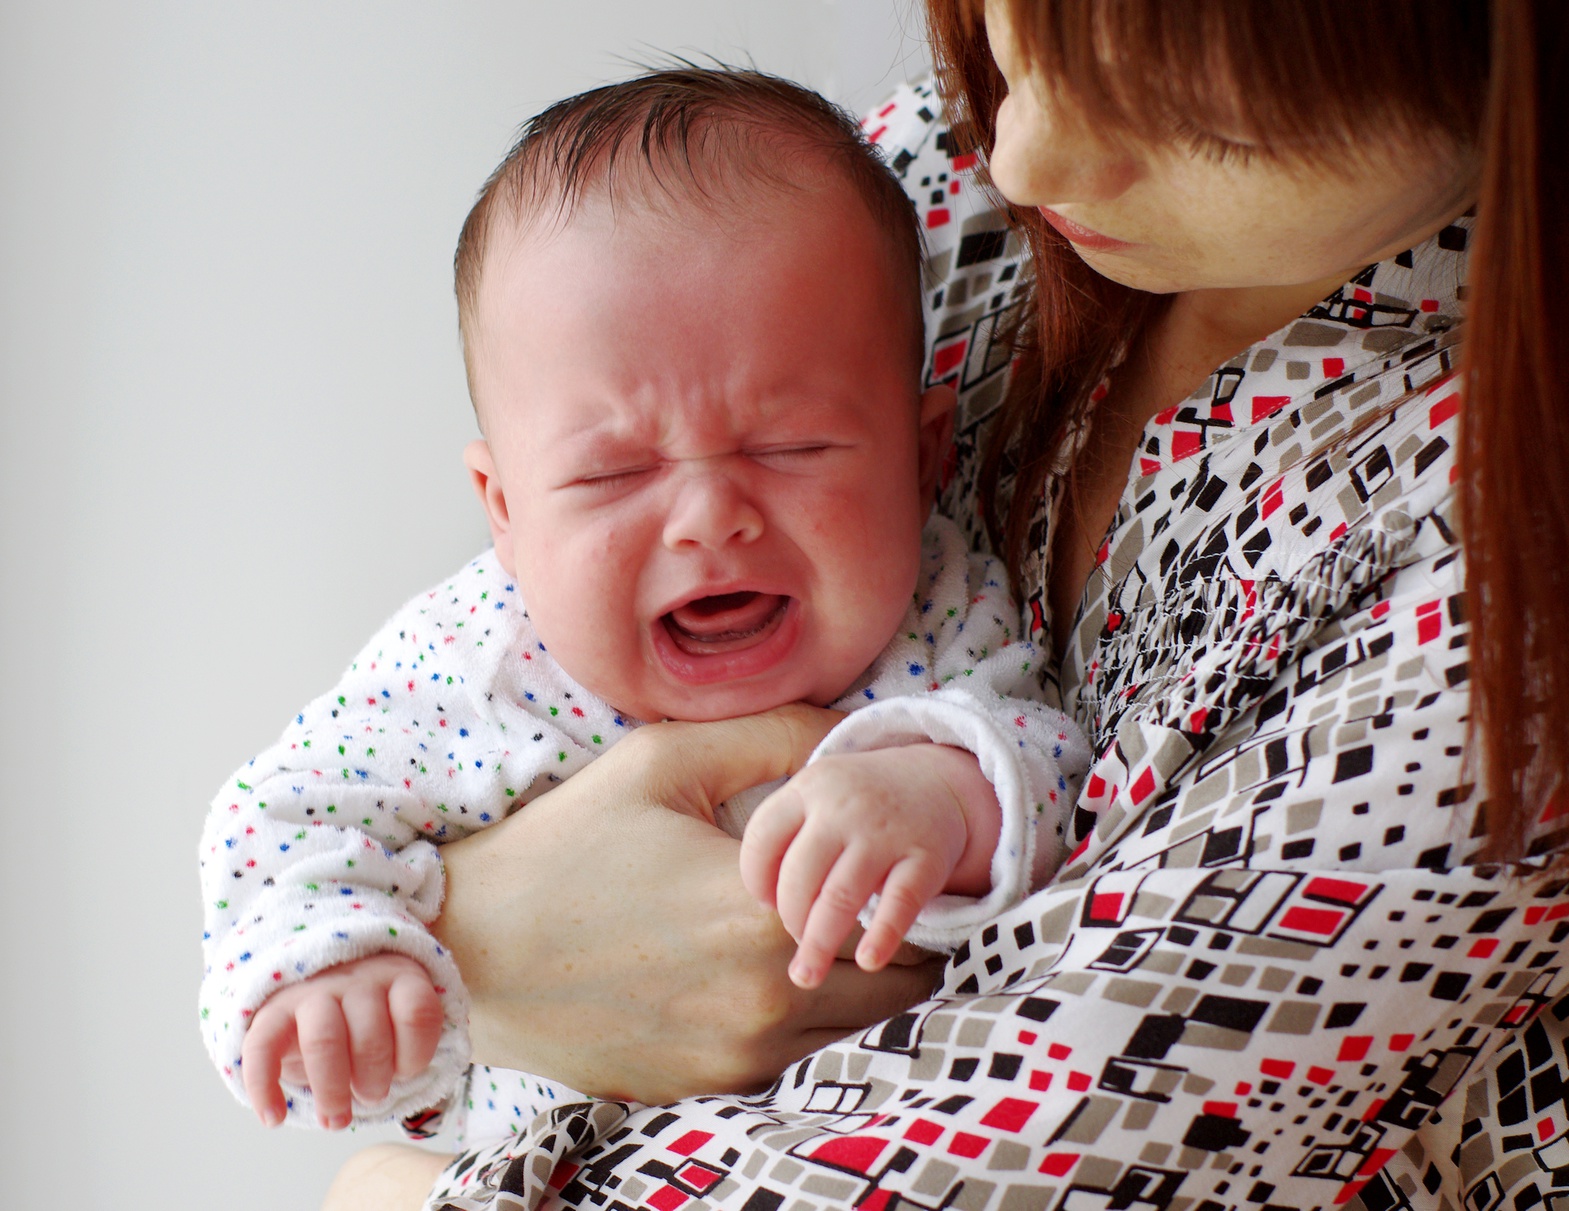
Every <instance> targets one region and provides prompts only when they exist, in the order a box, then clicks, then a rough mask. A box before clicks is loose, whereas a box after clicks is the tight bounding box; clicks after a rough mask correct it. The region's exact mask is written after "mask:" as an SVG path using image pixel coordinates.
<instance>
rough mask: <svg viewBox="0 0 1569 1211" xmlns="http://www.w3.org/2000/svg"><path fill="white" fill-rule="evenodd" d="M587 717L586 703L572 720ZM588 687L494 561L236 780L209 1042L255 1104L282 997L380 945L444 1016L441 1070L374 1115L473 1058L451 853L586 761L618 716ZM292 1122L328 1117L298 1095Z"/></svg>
mask: <svg viewBox="0 0 1569 1211" xmlns="http://www.w3.org/2000/svg"><path fill="white" fill-rule="evenodd" d="M574 712H576V714H574ZM601 714H605V711H604V708H602V707H599V706H597V705H594V703H593V700H591V699H589V698H588V697H587V695H586V694H585V693H584V692H583V691H581V690H576V688H575V687H573V686H572V685H571V683H570V682H569V681H567V680H566V678H565V675H564V674H562V673H561V672H560V670H559V669H558V668H556V667H555V666H554V663H553V662H552V661H550V660H549V658H548V657H547V656H546V655H545V653H544V651H543V649H542V648H541V647H539V645H538V644H537V641H533V640H532V630H531V627H530V626H529V625H528V623H527V616H526V613H525V611H524V610H523V609H522V606H521V604H520V603H519V602H518V601H517V599H516V592H515V589H514V587H513V586H512V585H511V583H510V582H509V581H508V579H507V577H506V575H505V573H504V572H503V571H502V569H501V568H500V566H499V565H498V564H497V563H496V562H495V560H494V557H493V556H492V555H490V554H487V555H486V556H482V557H481V558H480V559H477V560H475V561H474V562H473V563H472V564H470V565H469V566H468V567H467V568H465V569H463V571H462V572H460V573H459V574H458V575H457V576H456V577H454V578H453V579H452V580H451V581H449V582H447V583H446V584H444V585H443V586H441V587H439V588H437V589H435V590H432V591H431V592H429V593H426V594H422V595H421V596H420V597H418V598H416V599H415V600H414V601H412V602H410V603H409V604H408V605H407V606H405V607H404V608H403V609H402V610H401V611H399V612H398V614H397V615H395V616H394V617H393V619H392V620H391V621H390V622H388V623H387V624H386V625H385V626H384V627H383V628H382V629H381V630H380V631H379V632H378V633H377V634H376V635H375V636H374V637H373V638H372V639H371V641H370V643H369V644H368V645H367V646H366V647H365V649H364V650H363V651H362V652H361V653H360V654H359V656H358V657H357V658H356V659H355V661H354V663H353V664H352V665H350V667H349V669H348V671H347V672H346V673H345V674H344V675H343V677H342V679H341V680H340V681H339V683H338V684H337V685H336V686H335V687H334V688H333V689H332V690H331V691H329V692H328V693H326V694H324V695H322V696H321V697H319V698H317V699H315V700H314V701H313V702H311V703H310V704H309V705H308V706H306V707H305V708H304V709H303V710H302V711H300V712H299V713H298V714H297V715H296V716H295V718H294V719H293V721H292V722H291V723H290V724H289V726H288V727H287V728H286V730H285V731H284V733H283V735H282V737H281V738H280V739H279V740H278V742H277V743H276V744H274V745H272V746H271V747H270V748H268V749H266V750H265V751H263V752H262V753H261V754H260V755H258V756H257V757H256V758H254V759H253V760H252V761H250V762H248V763H247V764H246V765H245V766H244V767H243V768H242V769H241V770H239V771H238V772H237V773H236V774H235V775H234V776H233V777H232V778H230V779H229V780H228V781H227V782H226V783H225V784H224V786H223V788H222V790H220V791H219V793H218V795H217V797H216V798H215V799H214V800H213V803H212V807H211V809H210V812H209V814H208V817H207V821H206V826H205V828H204V830H203V833H202V839H201V849H200V860H201V884H202V894H203V900H204V915H205V921H204V933H203V952H204V959H205V971H204V974H203V979H202V986H201V993H200V1013H201V1025H202V1034H203V1038H204V1041H205V1043H206V1046H207V1050H208V1053H209V1054H210V1055H211V1057H212V1059H213V1062H214V1063H215V1064H216V1065H217V1067H218V1069H219V1071H220V1073H221V1074H222V1075H223V1076H224V1078H225V1079H226V1081H227V1082H228V1084H229V1087H230V1088H231V1090H233V1092H234V1093H235V1095H236V1096H237V1097H239V1098H240V1099H241V1100H242V1101H244V1100H245V1098H244V1089H243V1084H242V1078H241V1061H240V1053H241V1047H242V1044H243V1042H244V1039H245V1032H246V1027H247V1025H248V1023H249V1021H250V1019H251V1017H252V1015H253V1014H254V1013H255V1012H256V1011H257V1010H258V1009H259V1008H260V1007H261V1005H262V1004H263V1002H264V1001H266V999H267V998H268V997H269V996H270V995H272V994H273V993H274V992H276V991H277V990H279V989H281V988H284V987H287V986H288V985H290V984H294V983H297V982H298V981H301V980H304V979H308V978H309V977H311V976H313V975H316V974H317V973H319V972H321V971H324V970H325V969H327V968H329V967H333V966H335V965H338V964H341V963H345V962H348V961H350V960H353V959H357V958H361V957H364V956H367V955H371V954H376V953H381V952H396V953H401V954H406V955H408V956H410V957H411V958H414V959H416V960H417V961H418V962H420V963H422V964H423V965H424V966H425V968H426V969H427V971H428V972H429V973H430V977H431V980H432V982H433V983H434V984H435V986H436V989H437V991H438V993H439V994H440V996H441V998H442V1004H443V1009H444V1012H445V1019H446V1021H445V1026H444V1029H443V1031H442V1036H441V1040H440V1043H439V1046H438V1049H437V1053H436V1057H435V1060H434V1062H433V1063H432V1064H431V1066H430V1067H429V1068H428V1069H427V1070H426V1071H425V1072H424V1073H422V1074H420V1075H419V1076H417V1077H414V1078H410V1079H407V1080H401V1081H398V1082H396V1083H395V1084H394V1086H393V1088H392V1090H391V1092H390V1093H389V1094H388V1096H387V1097H386V1099H384V1100H383V1101H382V1102H380V1103H377V1104H375V1105H363V1104H359V1103H358V1102H356V1105H355V1115H356V1118H357V1119H359V1120H363V1121H370V1120H383V1119H390V1118H394V1117H400V1116H403V1115H406V1114H409V1113H413V1112H417V1111H420V1110H423V1109H426V1108H428V1107H430V1106H432V1105H434V1104H436V1103H438V1102H440V1101H441V1100H442V1099H443V1098H444V1097H445V1096H446V1095H447V1093H448V1092H450V1090H451V1088H452V1087H453V1086H455V1084H456V1082H457V1080H458V1078H459V1076H460V1075H461V1073H462V1071H463V1069H464V1067H465V1065H466V1064H467V1062H468V1031H467V1013H468V1001H467V995H466V993H465V991H464V987H463V982H462V979H461V977H460V976H459V974H458V971H457V969H456V967H455V966H454V964H453V961H452V957H451V955H449V954H448V953H447V952H446V951H445V950H444V949H443V948H442V947H441V945H440V944H439V943H438V942H437V941H436V939H435V938H434V937H433V936H432V934H431V933H430V931H429V929H428V928H427V926H428V925H429V924H430V922H432V921H433V920H434V919H435V918H436V916H437V914H438V912H439V911H440V908H441V901H442V893H443V874H442V864H441V859H440V856H439V854H438V852H437V848H436V847H437V846H438V845H440V844H442V843H444V842H447V841H451V840H456V839H458V838H460V837H463V836H466V835H468V834H470V833H472V832H474V831H476V830H478V829H482V828H485V827H487V826H489V825H490V824H492V823H494V822H496V821H497V820H500V819H502V818H504V817H505V816H506V815H507V814H508V813H509V812H511V811H512V810H514V809H515V808H516V807H517V806H519V805H520V804H522V803H524V802H526V801H527V800H528V799H530V798H532V797H534V796H535V795H538V794H540V793H542V792H543V791H545V790H547V789H548V788H549V787H550V786H551V785H554V784H555V783H556V782H558V781H560V780H561V778H563V777H565V776H567V775H568V774H570V773H573V772H575V771H576V770H577V769H579V768H581V767H582V766H583V765H584V764H585V763H586V762H587V761H588V760H589V759H591V757H592V756H593V755H594V750H595V749H596V748H597V747H603V745H604V744H606V743H608V742H609V741H611V740H613V739H614V733H615V729H616V727H617V726H618V725H621V721H620V720H612V719H602V718H600V717H599V716H600V715H601ZM285 1094H286V1096H287V1097H288V1101H289V1118H290V1120H291V1121H297V1122H300V1123H311V1122H313V1121H314V1114H313V1108H312V1103H311V1097H310V1093H309V1091H308V1090H306V1089H303V1088H289V1087H287V1086H286V1088H285Z"/></svg>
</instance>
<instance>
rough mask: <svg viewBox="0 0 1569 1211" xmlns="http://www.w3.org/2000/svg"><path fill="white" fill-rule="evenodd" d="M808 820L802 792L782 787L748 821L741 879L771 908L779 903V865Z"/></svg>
mask: <svg viewBox="0 0 1569 1211" xmlns="http://www.w3.org/2000/svg"><path fill="white" fill-rule="evenodd" d="M805 819H806V805H805V803H804V802H803V801H802V799H801V795H800V793H799V792H798V791H796V790H795V788H794V787H791V786H782V787H780V788H779V789H778V790H776V791H775V792H774V793H773V794H771V795H769V796H768V798H766V799H764V800H763V801H762V803H760V804H759V805H758V807H757V810H756V811H755V812H753V813H752V818H751V819H750V820H748V821H747V822H746V833H745V835H743V836H742V838H741V882H742V883H744V884H745V885H746V890H747V891H749V892H751V893H752V895H753V896H754V897H755V898H756V899H757V900H758V901H759V902H760V903H763V904H767V905H768V906H769V907H770V908H772V907H774V905H775V903H776V889H777V887H778V886H779V865H780V863H781V862H783V861H784V856H785V852H786V851H787V850H788V849H789V848H790V842H791V841H793V840H794V839H795V837H796V834H797V833H799V832H800V831H801V824H802V823H803V822H804V821H805Z"/></svg>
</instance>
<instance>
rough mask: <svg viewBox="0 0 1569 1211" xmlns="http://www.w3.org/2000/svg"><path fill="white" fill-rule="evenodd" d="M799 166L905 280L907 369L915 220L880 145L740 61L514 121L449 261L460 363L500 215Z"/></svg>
mask: <svg viewBox="0 0 1569 1211" xmlns="http://www.w3.org/2000/svg"><path fill="white" fill-rule="evenodd" d="M803 167H805V168H808V169H810V168H812V167H816V168H819V169H821V170H823V171H824V173H825V174H826V175H827V176H828V177H829V178H837V179H839V180H840V181H842V182H844V183H845V184H847V185H849V186H850V187H851V188H852V190H853V191H854V192H855V194H856V195H857V196H858V197H860V199H861V200H862V201H863V202H864V203H865V205H866V208H867V210H868V211H869V212H870V214H871V217H872V219H873V221H874V222H875V223H876V225H877V227H878V228H879V229H880V230H881V231H882V232H883V233H884V237H885V238H886V240H887V241H888V247H889V250H890V252H891V253H892V263H893V264H894V265H895V266H896V272H898V273H900V274H901V275H904V276H906V279H907V281H908V289H907V297H908V298H909V300H910V303H909V306H910V311H911V315H912V317H913V318H912V321H911V323H912V325H913V329H914V341H913V348H914V349H915V350H916V354H915V360H916V363H917V366H918V365H919V360H920V356H921V354H920V350H921V348H922V340H921V336H922V331H921V324H922V320H921V315H922V312H921V284H920V283H921V258H922V254H923V251H924V249H923V243H922V239H921V229H920V224H919V222H918V220H917V218H916V214H915V208H914V206H913V205H912V204H911V202H910V200H909V198H908V197H906V196H905V193H904V189H903V188H902V187H901V186H900V184H899V182H898V180H897V179H896V178H895V177H894V175H893V173H892V172H890V171H889V169H888V166H887V165H886V164H885V163H884V162H883V157H882V154H881V152H879V151H878V150H877V148H876V147H874V146H873V145H872V144H871V143H870V142H868V141H867V139H866V137H865V136H864V135H863V134H862V132H861V127H860V124H859V123H858V122H857V121H856V119H855V118H854V117H853V116H851V115H850V114H849V113H847V112H846V111H845V110H843V109H840V108H839V107H838V106H837V105H834V104H833V103H832V102H831V101H829V100H827V99H826V98H824V97H822V96H820V95H819V94H817V93H815V92H813V91H812V90H811V89H809V88H803V87H802V86H801V85H799V84H794V83H792V82H791V81H789V80H783V79H780V78H779V77H778V76H771V75H768V74H767V73H765V72H760V71H755V70H752V69H742V68H731V67H724V66H718V67H699V66H696V65H693V64H682V65H680V66H676V67H670V68H664V69H660V70H655V71H650V72H647V73H646V74H644V75H641V76H637V77H634V78H633V79H630V80H624V81H622V82H621V83H618V84H608V85H606V86H604V87H603V88H596V89H593V90H591V91H589V92H585V93H580V94H578V95H577V96H575V97H568V98H567V99H566V100H564V101H558V102H556V103H555V104H554V105H552V106H550V108H548V109H546V110H544V111H543V112H541V113H539V114H537V115H536V116H535V117H533V118H531V119H530V120H529V121H528V122H527V123H525V124H524V126H523V128H522V129H521V131H520V132H519V134H518V137H517V141H516V142H515V143H513V145H512V150H511V151H509V152H508V153H507V155H506V158H505V159H503V160H502V161H501V164H500V165H499V166H498V167H497V168H496V170H495V171H494V172H493V173H491V174H490V179H489V180H487V181H486V182H485V185H484V187H483V188H482V189H481V190H480V192H479V197H478V199H477V200H476V201H475V203H474V208H473V209H472V210H470V211H469V215H468V218H467V219H466V220H465V221H464V223H463V232H462V234H461V235H460V236H459V237H458V249H457V253H456V255H455V256H454V258H453V270H454V276H455V279H456V283H455V284H456V287H457V296H458V323H459V327H460V329H461V330H462V333H463V343H464V353H465V359H466V360H467V359H468V358H469V357H470V356H471V346H472V343H473V333H472V324H473V316H474V308H475V305H476V300H477V297H478V293H479V279H480V272H481V269H482V267H483V265H484V261H485V254H486V249H487V247H488V245H489V243H490V241H491V240H492V239H493V238H494V237H495V235H496V233H497V231H498V230H501V229H503V228H504V227H505V226H506V225H509V224H510V225H517V224H522V223H532V222H536V221H538V220H539V219H541V218H545V217H549V218H554V219H555V220H556V221H563V220H565V219H568V218H570V217H571V214H572V211H573V210H574V208H575V207H576V206H577V205H578V203H579V202H580V200H581V199H582V198H583V197H584V196H585V195H590V194H598V195H606V194H608V195H609V196H610V197H611V199H612V201H613V202H617V203H619V202H620V201H621V200H623V198H624V197H626V196H627V195H628V193H629V185H630V187H631V188H630V193H631V195H632V199H633V200H634V201H638V202H642V204H644V205H646V204H648V202H649V200H650V199H652V198H654V197H656V196H657V195H664V196H665V197H667V198H681V199H682V200H687V199H693V200H697V201H699V202H707V203H710V204H712V203H720V202H724V201H729V200H731V199H733V197H734V196H735V194H736V193H737V192H738V190H740V189H744V188H746V187H748V186H751V187H757V186H762V187H764V188H767V189H774V190H780V189H787V190H788V189H793V190H804V189H809V188H811V187H812V185H813V184H815V182H813V181H811V180H810V178H808V179H807V180H806V181H803V180H802V169H803ZM629 169H630V170H631V171H630V173H629V171H628V170H629ZM628 177H630V181H627V180H626V178H628ZM472 383H473V374H472V367H471V368H470V386H471V387H472Z"/></svg>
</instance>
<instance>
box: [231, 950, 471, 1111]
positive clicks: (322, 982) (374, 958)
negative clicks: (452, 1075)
mask: <svg viewBox="0 0 1569 1211" xmlns="http://www.w3.org/2000/svg"><path fill="white" fill-rule="evenodd" d="M443 1017H444V1015H443V1012H442V1008H441V997H440V996H439V994H438V993H437V992H436V988H435V985H434V984H432V983H431V979H430V974H429V973H428V972H427V971H426V970H425V968H424V967H423V966H422V965H420V964H419V963H418V962H416V961H415V960H413V959H411V958H409V957H408V956H407V955H398V954H379V955H371V956H370V957H369V958H365V959H356V960H354V961H353V962H351V963H343V964H340V965H339V966H337V967H330V968H328V969H327V970H326V971H323V972H320V973H318V974H317V975H314V976H312V977H310V978H309V979H307V980H302V981H300V982H299V983H298V984H292V985H290V986H289V987H288V988H285V989H282V990H281V991H279V992H277V993H275V994H274V995H273V996H271V997H269V998H268V999H267V1001H266V1003H265V1004H263V1005H262V1007H261V1008H260V1009H259V1010H257V1011H256V1016H255V1017H253V1018H252V1019H251V1025H250V1029H249V1030H248V1031H247V1032H246V1035H245V1043H244V1045H243V1046H242V1047H241V1049H240V1062H241V1071H242V1073H243V1076H244V1081H245V1092H246V1095H247V1096H248V1097H249V1098H250V1099H251V1105H252V1106H253V1107H254V1108H255V1110H256V1114H257V1116H258V1117H259V1118H260V1119H261V1121H262V1122H263V1123H265V1124H266V1125H267V1126H269V1127H275V1126H277V1125H278V1124H279V1123H281V1122H283V1119H284V1116H285V1115H286V1114H287V1111H288V1106H287V1103H286V1101H285V1099H284V1096H283V1090H282V1089H281V1088H280V1087H279V1084H278V1081H279V1078H280V1077H282V1078H283V1079H286V1080H288V1081H289V1082H291V1083H292V1084H295V1085H308V1086H309V1087H310V1090H311V1095H312V1097H313V1098H314V1099H315V1102H316V1118H317V1121H318V1122H319V1123H320V1124H321V1125H322V1126H323V1127H326V1128H327V1129H328V1130H333V1131H335V1130H338V1129H340V1128H343V1127H347V1126H348V1125H349V1120H350V1118H351V1117H352V1106H353V1103H352V1101H351V1098H350V1092H351V1090H352V1093H353V1096H354V1097H356V1098H358V1099H359V1100H360V1102H361V1103H362V1104H364V1105H374V1104H375V1103H377V1102H379V1101H381V1100H382V1099H383V1098H385V1097H386V1096H387V1091H388V1090H389V1089H391V1088H392V1082H393V1079H394V1078H405V1079H406V1078H408V1077H412V1076H416V1075H418V1074H419V1073H420V1072H422V1071H424V1070H425V1068H426V1067H427V1066H428V1065H429V1064H430V1061H431V1058H432V1057H433V1056H434V1055H435V1054H436V1045H437V1043H439V1042H440V1040H441V1028H442V1024H443Z"/></svg>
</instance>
